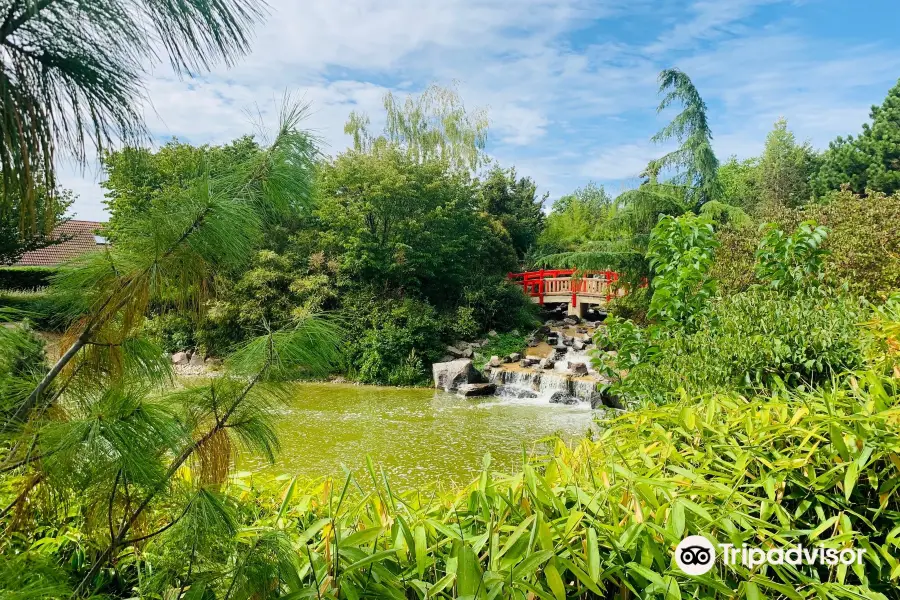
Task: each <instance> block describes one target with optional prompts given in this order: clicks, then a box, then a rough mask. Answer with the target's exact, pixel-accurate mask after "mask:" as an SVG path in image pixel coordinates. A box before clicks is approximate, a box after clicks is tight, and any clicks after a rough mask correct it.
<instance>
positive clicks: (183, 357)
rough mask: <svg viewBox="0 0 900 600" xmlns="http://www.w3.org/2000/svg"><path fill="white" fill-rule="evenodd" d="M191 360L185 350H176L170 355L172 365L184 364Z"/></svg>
mask: <svg viewBox="0 0 900 600" xmlns="http://www.w3.org/2000/svg"><path fill="white" fill-rule="evenodd" d="M190 361H191V357H190V356H188V353H187V352H176V353H175V354H173V355H172V364H173V365H186V364H188V363H189V362H190Z"/></svg>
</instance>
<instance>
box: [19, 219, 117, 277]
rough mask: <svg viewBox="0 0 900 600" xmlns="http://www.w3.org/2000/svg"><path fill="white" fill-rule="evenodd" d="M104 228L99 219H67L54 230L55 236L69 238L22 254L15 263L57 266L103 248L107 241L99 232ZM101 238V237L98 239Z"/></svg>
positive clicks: (22, 265) (31, 265) (29, 265)
mask: <svg viewBox="0 0 900 600" xmlns="http://www.w3.org/2000/svg"><path fill="white" fill-rule="evenodd" d="M102 228H103V223H100V222H98V221H76V220H74V219H72V220H71V221H66V222H65V223H63V224H62V225H60V226H59V227H57V228H56V229H54V230H53V235H54V236H62V237H67V238H69V239H68V240H66V241H65V242H62V243H59V244H55V245H53V246H49V247H47V248H41V249H40V250H32V251H31V252H26V253H25V254H23V255H22V258H20V259H19V260H18V262H16V263H15V266H17V267H55V266H57V265H59V264H62V263H64V262H66V261H68V260H71V259H73V258H75V257H76V256H80V255H82V254H85V253H86V252H90V251H92V250H96V249H97V248H102V247H103V246H104V245H105V244H106V242H105V240H104V239H103V238H102V237H101V236H100V235H99V234H98V233H97V232H99V231H100V230H101V229H102ZM98 238H99V239H98Z"/></svg>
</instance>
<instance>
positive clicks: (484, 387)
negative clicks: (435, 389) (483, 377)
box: [456, 383, 497, 398]
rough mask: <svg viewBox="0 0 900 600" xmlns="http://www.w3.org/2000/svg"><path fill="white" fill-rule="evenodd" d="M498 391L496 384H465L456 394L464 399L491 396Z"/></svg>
mask: <svg viewBox="0 0 900 600" xmlns="http://www.w3.org/2000/svg"><path fill="white" fill-rule="evenodd" d="M496 391H497V386H496V384H493V383H464V384H462V385H461V386H459V388H458V389H457V390H456V393H457V394H459V395H460V396H463V397H464V398H472V397H475V396H490V395H491V394H493V393H494V392H496Z"/></svg>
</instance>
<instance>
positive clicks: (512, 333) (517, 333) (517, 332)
mask: <svg viewBox="0 0 900 600" xmlns="http://www.w3.org/2000/svg"><path fill="white" fill-rule="evenodd" d="M509 334H510V335H517V336H518V335H522V334H521V333H519V330H518V329H513V330H512V331H510V332H509Z"/></svg>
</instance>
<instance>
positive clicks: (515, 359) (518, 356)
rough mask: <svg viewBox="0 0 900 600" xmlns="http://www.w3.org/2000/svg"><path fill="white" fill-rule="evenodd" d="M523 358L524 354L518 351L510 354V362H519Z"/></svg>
mask: <svg viewBox="0 0 900 600" xmlns="http://www.w3.org/2000/svg"><path fill="white" fill-rule="evenodd" d="M521 358H522V355H521V354H519V353H518V352H513V353H512V354H510V355H509V362H518V361H519V360H520V359H521Z"/></svg>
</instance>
